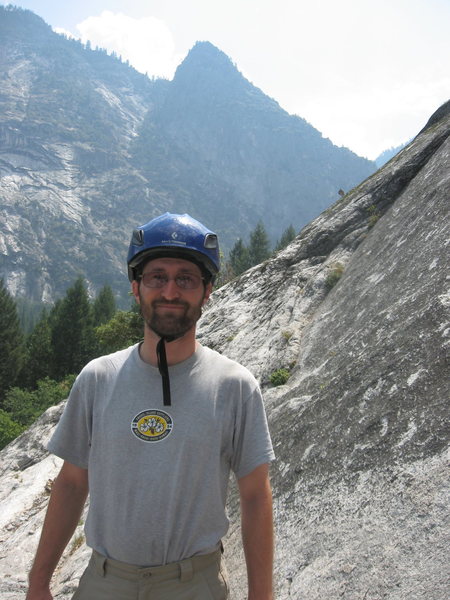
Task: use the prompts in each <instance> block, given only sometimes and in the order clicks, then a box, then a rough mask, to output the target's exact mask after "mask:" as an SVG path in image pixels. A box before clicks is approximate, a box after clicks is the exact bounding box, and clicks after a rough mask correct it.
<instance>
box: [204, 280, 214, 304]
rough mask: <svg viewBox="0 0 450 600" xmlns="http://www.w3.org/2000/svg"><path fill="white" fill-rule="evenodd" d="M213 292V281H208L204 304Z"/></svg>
mask: <svg viewBox="0 0 450 600" xmlns="http://www.w3.org/2000/svg"><path fill="white" fill-rule="evenodd" d="M211 293H212V283H207V284H206V285H205V295H204V296H203V302H202V306H205V304H206V303H207V302H208V300H209V297H210V296H211Z"/></svg>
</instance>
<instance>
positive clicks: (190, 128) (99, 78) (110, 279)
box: [0, 7, 376, 306]
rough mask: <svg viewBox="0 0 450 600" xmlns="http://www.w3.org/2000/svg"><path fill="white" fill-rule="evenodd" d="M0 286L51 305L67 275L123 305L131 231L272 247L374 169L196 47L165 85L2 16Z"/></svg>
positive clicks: (18, 15)
mask: <svg viewBox="0 0 450 600" xmlns="http://www.w3.org/2000/svg"><path fill="white" fill-rule="evenodd" d="M0 78H1V79H0V84H1V93H0V215H1V220H0V277H3V278H4V280H5V283H6V284H7V287H8V289H9V291H10V292H11V293H12V294H13V295H14V296H22V297H27V298H30V299H32V300H35V301H41V300H43V301H46V302H51V301H53V300H54V299H55V298H57V297H60V296H61V295H63V294H64V292H65V290H66V289H67V287H68V286H69V285H71V284H72V283H73V281H74V280H75V278H76V277H77V276H78V275H80V274H81V275H82V276H83V277H85V279H86V280H87V282H88V284H89V289H90V291H91V292H92V293H94V292H96V291H98V290H99V288H101V287H102V286H103V285H104V284H110V285H111V286H112V287H113V289H115V290H116V291H117V292H120V295H121V297H122V299H123V298H125V299H126V300H125V301H126V306H128V299H127V295H126V292H127V284H126V278H124V277H123V275H124V273H125V268H124V256H126V249H127V244H128V243H129V237H130V232H131V231H132V229H133V228H134V227H135V226H136V225H137V224H140V223H143V222H146V221H148V220H149V219H151V218H152V217H153V216H156V215H157V214H160V213H161V212H165V211H167V210H168V211H171V212H188V213H190V214H192V215H193V216H195V217H196V218H198V219H200V220H202V221H204V222H207V223H208V224H209V226H210V227H211V228H212V229H214V230H216V231H217V232H218V233H219V235H220V237H221V240H222V243H223V249H224V250H225V251H226V250H227V249H230V248H231V247H232V246H233V244H234V243H235V241H236V240H237V238H238V237H240V236H241V237H244V238H247V237H248V234H249V233H250V231H252V230H253V229H254V227H255V226H256V224H257V222H258V221H259V220H262V221H263V222H264V224H265V226H266V229H267V231H268V233H269V234H270V237H271V240H272V242H275V240H276V239H279V238H280V237H281V234H282V232H283V231H284V229H285V228H286V227H288V226H289V225H290V224H292V225H293V226H294V227H295V228H296V229H297V230H298V229H299V228H300V227H302V226H303V225H305V224H306V223H308V222H309V221H310V220H311V219H312V218H313V217H316V216H317V215H318V214H319V213H320V212H321V211H322V210H323V209H324V208H326V207H328V206H329V205H330V204H331V203H332V202H334V200H335V199H336V198H337V197H338V196H337V195H338V190H339V189H340V188H342V189H344V190H348V189H350V188H352V187H353V186H354V185H356V184H358V183H359V182H361V181H362V180H363V179H365V178H366V177H367V176H368V175H369V174H370V173H373V172H374V171H375V169H376V166H375V164H374V163H372V162H370V161H367V160H365V159H363V158H360V157H358V156H356V155H355V154H353V153H352V152H350V151H349V150H347V149H345V148H337V147H336V146H333V144H331V142H330V141H329V140H326V139H324V138H323V137H322V136H321V134H320V133H319V132H318V131H316V130H315V129H314V128H313V127H312V126H311V125H309V124H308V123H306V122H305V121H304V120H303V119H301V118H299V117H294V116H290V115H288V114H287V113H286V112H285V111H284V110H282V108H281V107H280V106H279V105H278V104H277V103H276V102H275V101H274V100H271V99H270V98H268V97H267V96H265V95H264V94H263V93H262V92H261V91H260V90H258V89H257V88H255V87H254V86H253V85H252V84H251V83H250V82H248V81H247V80H246V79H245V78H244V77H243V76H242V75H241V74H240V73H239V71H238V70H237V68H236V67H235V65H233V64H232V62H231V61H230V59H229V58H228V57H227V56H226V55H225V54H223V52H221V51H220V50H219V49H217V48H215V47H214V46H213V45H212V44H209V43H208V42H202V43H198V44H196V45H195V46H194V48H192V50H191V52H190V53H189V54H188V56H187V57H186V59H185V60H184V61H183V63H182V64H181V65H180V67H179V68H178V70H177V72H176V75H175V77H174V79H173V81H170V82H169V81H165V80H156V81H152V80H150V79H148V78H147V77H145V76H144V75H141V74H140V73H137V72H136V71H134V69H132V68H131V67H130V66H129V65H126V64H124V63H122V62H120V60H118V59H117V58H114V57H112V56H108V55H106V53H105V52H102V51H101V50H93V49H91V48H86V47H83V46H82V45H81V44H80V43H79V42H77V41H75V40H68V39H65V38H63V37H62V36H60V35H57V34H56V33H54V32H52V30H51V29H50V27H49V26H48V25H46V24H45V23H44V22H43V21H42V19H40V18H39V17H37V16H36V15H34V14H33V13H31V12H29V11H23V10H20V9H14V8H12V7H0Z"/></svg>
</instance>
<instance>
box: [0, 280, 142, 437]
mask: <svg viewBox="0 0 450 600" xmlns="http://www.w3.org/2000/svg"><path fill="white" fill-rule="evenodd" d="M142 337H143V325H142V319H141V316H140V314H139V311H138V309H137V305H136V308H134V307H133V308H132V309H131V310H130V311H122V310H117V309H116V302H115V299H114V295H113V292H112V290H111V288H110V287H109V286H104V287H103V288H102V289H101V290H100V292H99V294H98V295H97V297H96V298H95V299H94V300H93V301H91V300H90V299H89V296H88V292H87V289H86V285H85V283H84V280H83V279H82V278H81V277H80V278H78V279H77V280H76V281H75V283H74V284H73V286H72V287H70V288H69V289H68V290H67V292H66V295H65V297H64V298H62V299H60V300H58V301H57V302H56V303H55V304H54V305H53V307H52V308H51V309H44V310H43V311H42V314H41V316H40V318H39V320H38V322H37V323H36V325H35V326H34V328H33V329H32V330H31V332H30V333H29V334H28V335H25V334H24V333H23V329H22V327H21V324H20V322H19V317H18V310H17V305H16V302H15V301H14V299H13V298H12V297H11V296H10V294H9V293H8V291H7V289H6V287H5V285H4V282H3V280H0V448H2V447H4V446H5V445H6V444H7V443H9V442H10V441H11V440H12V439H14V438H15V437H17V435H19V434H20V433H21V432H22V431H23V430H24V429H26V428H27V427H28V426H29V425H30V424H31V423H33V421H34V420H35V419H36V418H37V417H38V416H39V415H41V414H42V412H44V411H45V410H46V409H47V408H48V407H49V406H52V405H54V404H57V403H58V402H60V401H61V400H63V399H65V398H67V395H68V392H69V391H70V387H71V385H72V383H73V381H74V379H75V376H76V374H78V373H79V372H80V370H81V369H82V368H83V366H84V365H85V364H86V363H87V362H89V361H90V360H91V359H93V358H95V357H96V356H100V355H102V354H108V353H110V352H114V351H116V350H119V349H121V348H125V347H126V346H129V345H131V344H133V343H136V342H137V341H139V340H140V339H142Z"/></svg>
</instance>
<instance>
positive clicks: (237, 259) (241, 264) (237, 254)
mask: <svg viewBox="0 0 450 600" xmlns="http://www.w3.org/2000/svg"><path fill="white" fill-rule="evenodd" d="M229 261H230V264H231V268H232V269H233V273H234V274H235V275H236V276H237V275H240V274H241V273H243V272H244V271H246V270H247V269H249V268H250V266H251V265H250V257H249V253H248V248H247V247H246V246H245V244H244V242H243V241H242V239H241V238H239V239H238V240H237V242H236V243H235V244H234V246H233V248H232V249H231V251H230V256H229Z"/></svg>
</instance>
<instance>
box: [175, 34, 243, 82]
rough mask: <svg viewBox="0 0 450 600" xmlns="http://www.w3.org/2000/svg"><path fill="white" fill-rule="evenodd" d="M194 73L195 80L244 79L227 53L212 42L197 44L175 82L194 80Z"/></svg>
mask: <svg viewBox="0 0 450 600" xmlns="http://www.w3.org/2000/svg"><path fill="white" fill-rule="evenodd" d="M193 73H195V76H194V79H198V78H207V79H208V80H211V79H217V78H219V80H223V78H224V77H225V78H227V79H228V78H231V77H233V78H235V79H240V80H243V79H244V77H243V76H242V75H241V73H239V71H238V70H237V68H236V66H235V65H234V64H233V63H232V61H231V59H230V58H229V57H228V56H227V55H226V54H225V52H222V50H219V48H217V47H216V46H214V44H211V42H196V43H195V45H194V46H193V47H192V48H191V49H190V50H189V52H188V54H187V56H186V58H185V59H184V60H183V62H182V63H181V64H180V66H179V67H178V69H177V70H176V72H175V77H174V81H175V82H179V81H180V80H181V81H183V80H185V79H187V78H189V79H192V77H193Z"/></svg>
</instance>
